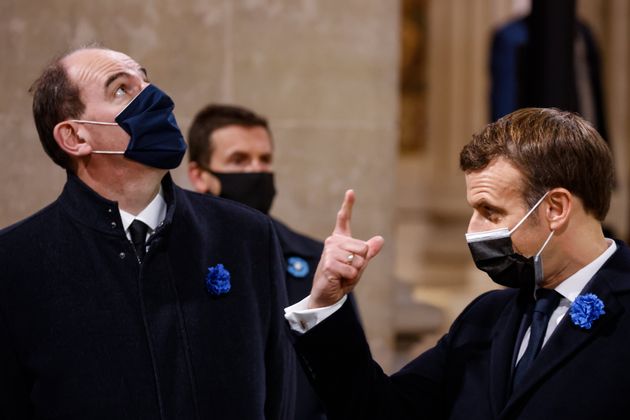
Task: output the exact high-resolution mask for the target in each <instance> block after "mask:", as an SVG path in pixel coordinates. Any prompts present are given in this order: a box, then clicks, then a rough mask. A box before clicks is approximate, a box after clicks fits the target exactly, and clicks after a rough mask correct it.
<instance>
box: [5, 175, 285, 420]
mask: <svg viewBox="0 0 630 420" xmlns="http://www.w3.org/2000/svg"><path fill="white" fill-rule="evenodd" d="M162 187H163V191H164V195H165V200H166V202H167V216H166V219H165V220H164V222H163V224H162V225H160V226H159V227H158V228H157V229H156V232H155V233H154V235H152V236H151V238H149V240H148V242H147V245H148V251H147V254H146V256H145V258H144V260H143V262H142V264H140V263H139V262H138V260H137V259H136V257H135V254H134V250H133V248H132V245H131V243H130V242H129V240H127V238H126V236H125V233H124V231H123V228H122V222H121V219H120V215H119V211H118V208H117V203H115V202H111V201H109V200H106V199H104V198H103V197H101V196H99V195H98V194H96V193H95V192H94V191H92V190H91V189H89V188H88V187H87V186H86V185H85V184H83V183H82V182H81V181H80V180H79V179H78V178H77V177H76V176H74V175H72V174H69V175H68V181H67V183H66V185H65V187H64V190H63V192H62V194H61V195H60V197H59V198H58V199H57V200H56V201H55V202H54V203H52V204H51V205H49V206H48V207H46V208H44V209H43V210H41V211H40V212H38V213H37V214H35V215H33V216H31V217H29V218H28V219H26V220H24V221H22V222H19V223H17V224H15V225H13V226H11V227H8V228H6V229H4V230H2V231H0V418H2V419H5V418H6V419H64V420H71V419H77V420H78V419H81V420H84V419H90V420H98V419H108V420H111V419H134V420H137V419H147V420H155V419H187V420H188V419H198V420H200V419H263V418H267V419H274V420H276V419H290V418H292V413H293V406H292V405H293V399H294V398H293V392H294V373H293V372H294V368H295V366H294V352H293V349H292V348H291V347H290V344H288V343H289V340H288V339H287V329H286V325H285V323H284V320H283V316H282V308H283V307H284V306H285V305H286V303H287V299H286V291H285V288H284V273H283V271H284V270H283V265H282V256H281V253H280V249H279V246H278V242H277V238H276V235H275V233H274V231H273V228H272V225H271V222H270V220H269V219H268V218H267V217H265V216H264V215H262V214H260V213H259V212H256V211H253V210H251V209H249V208H248V207H246V206H243V205H239V204H237V203H234V202H231V201H227V200H222V199H218V198H215V197H211V196H208V195H203V194H196V193H192V192H189V191H184V190H182V189H180V188H178V187H177V186H175V185H174V184H173V182H172V181H171V178H170V176H169V175H167V176H166V177H165V178H164V180H163V182H162ZM218 264H223V266H224V267H225V269H226V270H227V271H228V272H229V274H230V283H231V289H230V291H229V292H228V293H226V294H223V295H219V296H215V295H212V294H210V293H209V292H208V291H207V290H206V286H205V280H206V276H207V274H208V268H209V267H215V266H217V265H218Z"/></svg>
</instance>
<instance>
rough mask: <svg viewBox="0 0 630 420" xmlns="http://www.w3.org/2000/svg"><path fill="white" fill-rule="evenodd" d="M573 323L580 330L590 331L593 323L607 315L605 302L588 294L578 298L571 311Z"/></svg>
mask: <svg viewBox="0 0 630 420" xmlns="http://www.w3.org/2000/svg"><path fill="white" fill-rule="evenodd" d="M569 313H570V315H571V321H573V323H574V324H575V325H577V326H578V327H580V328H584V329H587V330H588V329H590V328H591V327H592V325H593V321H595V320H597V319H598V318H599V317H600V316H602V315H603V314H605V313H606V312H605V311H604V302H602V300H601V299H600V298H598V297H597V295H595V294H593V293H588V294H586V295H580V296H578V297H577V298H576V299H575V301H574V302H573V304H572V305H571V309H569Z"/></svg>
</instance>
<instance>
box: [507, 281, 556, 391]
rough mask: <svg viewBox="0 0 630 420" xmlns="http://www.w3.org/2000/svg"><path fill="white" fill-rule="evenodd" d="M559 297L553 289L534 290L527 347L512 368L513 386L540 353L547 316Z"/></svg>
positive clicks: (554, 307)
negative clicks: (534, 298) (534, 300)
mask: <svg viewBox="0 0 630 420" xmlns="http://www.w3.org/2000/svg"><path fill="white" fill-rule="evenodd" d="M560 297H561V296H560V293H558V292H556V291H555V290H551V289H538V290H536V304H535V305H534V310H533V312H532V323H531V325H530V327H531V330H530V333H529V342H528V343H527V349H525V353H523V357H521V360H519V362H518V364H517V365H516V368H515V370H514V387H516V386H517V385H518V384H519V383H520V382H521V380H522V379H523V377H524V376H525V372H527V370H528V369H529V367H530V366H531V365H532V363H533V362H534V359H535V358H536V356H538V353H540V349H541V348H542V345H543V341H544V340H545V332H546V331H547V324H548V323H549V316H551V313H552V312H553V311H554V309H556V307H557V306H558V302H560Z"/></svg>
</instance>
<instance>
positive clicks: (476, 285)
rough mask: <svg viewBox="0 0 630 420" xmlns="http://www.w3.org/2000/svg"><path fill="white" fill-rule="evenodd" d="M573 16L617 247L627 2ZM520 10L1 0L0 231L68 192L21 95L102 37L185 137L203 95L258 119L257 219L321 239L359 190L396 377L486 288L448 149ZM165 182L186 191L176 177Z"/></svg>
mask: <svg viewBox="0 0 630 420" xmlns="http://www.w3.org/2000/svg"><path fill="white" fill-rule="evenodd" d="M576 5H577V9H576V10H577V16H578V17H579V19H580V20H581V21H582V22H584V23H585V24H587V25H588V26H589V28H590V30H591V32H592V34H593V37H594V39H595V40H596V42H597V45H598V46H599V53H600V56H601V57H600V58H601V61H600V64H601V83H602V92H603V95H602V97H603V106H604V109H605V110H606V114H605V115H606V124H607V134H608V135H607V137H608V138H607V140H608V141H609V142H610V143H611V145H612V147H613V149H614V153H615V159H616V163H617V174H618V183H617V189H616V191H615V194H614V200H613V206H612V209H611V212H610V215H609V218H608V220H607V225H608V226H610V228H611V229H613V230H614V232H615V233H616V235H618V236H619V237H621V238H626V237H627V236H628V230H629V226H628V222H629V221H630V220H629V219H630V218H629V217H628V214H629V212H628V204H629V203H628V202H629V200H630V198H629V194H628V187H629V186H628V178H629V176H628V175H629V171H630V168H629V165H628V162H629V161H630V149H629V147H628V140H629V134H630V127H629V123H628V121H630V90H629V87H628V82H629V78H630V76H628V75H629V74H630V58H629V53H630V45H629V44H630V26H628V24H627V22H629V21H630V3H629V2H627V1H626V0H578V2H577V3H576ZM530 8H531V4H530V2H529V1H528V0H387V1H383V0H343V1H335V0H149V1H147V0H143V1H140V0H125V1H122V0H111V1H109V2H92V1H77V0H51V1H47V2H41V1H36V0H4V1H3V2H2V3H0V12H2V13H0V35H1V39H2V43H1V44H0V52H1V54H2V57H3V65H2V68H1V70H0V80H1V81H2V84H3V86H4V94H3V95H2V96H1V97H0V129H2V132H3V140H2V146H3V152H2V153H0V173H1V174H2V181H3V182H2V183H1V185H0V227H5V226H8V225H9V224H11V223H14V222H16V221H18V220H20V219H22V218H24V217H26V216H28V215H29V214H31V213H33V212H34V211H36V210H38V209H39V208H41V207H42V206H44V205H45V204H47V203H49V202H50V201H52V200H54V198H55V197H56V196H57V195H58V194H59V192H60V190H61V187H62V185H63V182H64V180H65V174H64V173H63V171H61V170H60V169H59V168H57V167H55V166H54V164H53V163H52V162H51V161H50V160H49V159H48V157H47V156H46V155H45V154H44V152H43V151H42V149H41V146H40V145H39V142H38V140H37V134H36V131H35V127H34V124H33V121H32V117H31V112H30V106H31V98H30V95H29V94H28V88H29V86H30V84H31V83H32V81H33V80H34V79H35V78H36V77H37V76H38V74H39V72H40V71H41V69H42V68H43V67H44V66H45V65H46V64H47V62H48V61H49V60H50V59H51V58H52V57H53V56H54V55H56V54H58V53H61V52H63V51H64V50H66V49H68V48H71V47H75V46H79V45H82V44H86V43H90V42H94V41H97V42H100V43H102V44H103V45H104V46H107V47H109V48H112V49H116V50H120V51H123V52H126V53H127V54H129V55H130V56H132V57H134V58H135V59H137V60H138V61H140V63H141V64H142V65H143V66H145V67H146V68H147V69H148V70H149V76H150V78H151V80H152V81H153V82H154V83H155V84H157V85H158V86H160V88H162V89H163V90H165V91H166V92H168V93H169V94H170V95H171V97H172V98H173V100H174V101H175V103H176V108H175V114H176V117H177V119H178V122H179V124H180V127H181V128H182V130H183V131H184V132H186V131H187V129H188V125H189V124H190V121H191V119H192V117H193V116H194V113H195V112H196V111H197V110H198V109H199V108H200V107H201V106H203V105H205V104H206V103H208V102H210V101H217V102H226V103H230V102H231V103H236V104H241V105H244V106H247V107H251V108H253V109H256V110H258V111H260V112H261V113H262V114H264V115H265V116H267V117H268V118H269V120H270V121H271V123H272V130H273V132H274V135H275V138H274V141H275V147H276V159H277V163H276V171H277V178H276V179H277V182H278V184H279V185H278V190H279V191H281V192H282V193H281V194H280V195H279V196H278V197H277V199H276V204H275V206H274V208H273V209H272V213H273V214H275V215H277V216H279V217H280V218H281V219H283V220H286V221H287V223H288V224H289V225H291V226H293V227H295V228H297V229H299V230H301V231H303V232H304V233H307V234H310V235H311V236H314V237H318V238H322V239H323V238H325V236H326V235H328V233H329V232H330V230H331V229H332V227H333V224H334V219H335V213H336V211H337V209H338V206H339V205H340V203H341V200H342V197H343V192H344V191H345V189H347V188H354V189H355V190H356V192H357V196H358V201H357V205H356V208H355V212H354V220H353V233H354V234H355V235H356V236H358V237H363V238H367V237H369V236H371V235H373V234H376V233H380V234H382V235H383V236H384V237H385V238H386V247H385V249H384V251H383V253H382V255H379V257H378V258H377V259H376V260H375V261H374V262H373V264H372V265H371V266H370V268H369V270H368V272H367V273H366V275H365V278H364V280H363V282H362V284H361V285H360V287H359V288H358V289H357V292H356V294H357V299H358V301H359V305H360V309H361V315H362V319H363V322H364V324H365V326H366V329H367V333H368V338H369V340H370V344H371V346H372V350H373V353H374V355H375V356H376V358H377V359H378V360H379V361H380V362H381V363H382V364H383V365H384V367H385V368H386V369H388V370H391V369H394V368H396V367H399V366H400V365H401V364H402V363H404V362H405V361H406V360H408V359H409V357H411V356H412V355H413V354H417V353H418V352H419V351H420V350H421V349H423V348H426V347H428V346H430V345H432V344H433V343H434V342H435V340H436V338H437V337H439V336H440V335H441V334H443V333H444V329H445V328H446V326H448V325H449V324H450V322H451V321H452V320H453V318H454V316H455V315H456V314H457V313H459V312H460V311H461V309H462V308H463V307H464V306H465V305H466V304H467V303H468V302H469V301H470V300H471V299H472V298H473V297H474V296H476V295H477V294H479V293H480V292H481V291H484V290H487V289H489V288H492V287H493V284H492V283H491V282H490V281H489V280H488V279H487V278H486V277H485V276H484V275H482V274H480V273H478V272H477V271H476V270H475V269H474V266H473V264H472V262H471V261H470V257H469V255H468V249H467V246H466V243H465V240H464V232H465V230H466V227H467V221H468V217H469V214H470V211H469V209H468V207H467V205H466V201H465V188H464V181H463V177H462V175H461V173H460V171H459V169H458V153H459V151H460V149H461V147H462V146H463V144H465V143H466V142H467V141H468V140H469V138H470V135H471V133H473V132H475V131H477V130H479V129H480V128H481V127H482V126H483V125H484V124H485V123H487V122H489V121H490V118H491V106H490V88H491V74H490V55H491V45H492V44H491V43H492V39H493V35H494V34H495V32H496V30H497V29H498V28H500V27H502V26H503V25H505V24H506V23H508V22H510V21H513V20H514V19H517V18H519V17H522V16H525V15H527V14H528V13H529V12H530ZM174 178H175V180H176V182H178V183H179V184H180V185H182V186H184V187H188V186H189V185H188V181H187V178H186V174H185V170H184V169H183V168H179V169H177V170H175V171H174ZM42 234H45V233H44V232H43V233H42ZM64 263H65V262H64V261H60V262H59V264H64Z"/></svg>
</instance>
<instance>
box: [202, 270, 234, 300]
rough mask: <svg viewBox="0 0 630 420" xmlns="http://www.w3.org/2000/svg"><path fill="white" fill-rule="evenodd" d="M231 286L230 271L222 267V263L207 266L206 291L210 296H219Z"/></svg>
mask: <svg viewBox="0 0 630 420" xmlns="http://www.w3.org/2000/svg"><path fill="white" fill-rule="evenodd" d="M231 288H232V284H231V283H230V272H229V271H227V270H226V269H225V267H223V264H217V265H215V266H214V267H208V274H207V275H206V290H208V293H210V294H211V295H212V296H221V295H224V294H226V293H227V292H229V291H230V289H231Z"/></svg>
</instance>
